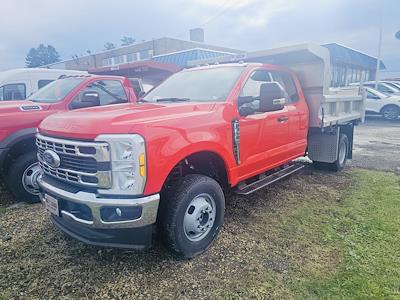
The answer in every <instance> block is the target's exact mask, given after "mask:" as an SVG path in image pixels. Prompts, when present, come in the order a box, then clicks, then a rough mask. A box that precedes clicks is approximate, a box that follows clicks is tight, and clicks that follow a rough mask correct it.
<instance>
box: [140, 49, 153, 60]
mask: <svg viewBox="0 0 400 300" xmlns="http://www.w3.org/2000/svg"><path fill="white" fill-rule="evenodd" d="M152 57H153V50H143V51H140V52H139V59H140V60H145V59H150V58H152Z"/></svg>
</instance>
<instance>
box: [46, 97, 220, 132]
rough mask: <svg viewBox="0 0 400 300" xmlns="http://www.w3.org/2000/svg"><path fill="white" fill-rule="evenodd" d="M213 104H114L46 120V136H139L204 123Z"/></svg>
mask: <svg viewBox="0 0 400 300" xmlns="http://www.w3.org/2000/svg"><path fill="white" fill-rule="evenodd" d="M215 106H216V104H215V103H168V104H147V103H145V104H118V105H111V106H103V107H95V108H86V109H79V110H76V111H70V112H66V113H58V114H54V115H51V116H49V117H48V118H46V119H45V120H44V121H43V122H42V123H41V124H40V125H39V131H40V132H41V133H43V134H46V135H51V136H60V137H67V138H77V139H88V140H91V139H94V138H95V137H97V136H98V135H99V134H113V133H142V134H145V131H146V130H149V129H150V128H154V127H155V126H156V127H177V126H178V124H179V123H180V122H182V121H183V120H185V119H190V120H193V118H201V119H202V120H204V121H206V120H207V116H209V115H210V114H211V113H212V111H213V108H214V107H215Z"/></svg>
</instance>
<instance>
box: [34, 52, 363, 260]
mask: <svg viewBox="0 0 400 300" xmlns="http://www.w3.org/2000/svg"><path fill="white" fill-rule="evenodd" d="M297 50H298V49H294V50H290V49H288V50H287V53H286V54H288V56H289V57H290V60H289V63H293V62H294V60H295V58H296V57H304V55H303V56H294V55H290V54H293V53H292V52H293V51H297ZM301 50H302V51H309V56H310V57H313V59H311V60H310V61H309V62H308V65H307V66H306V62H304V61H302V63H301V64H300V66H301V67H302V68H304V67H306V70H311V72H309V71H305V72H300V71H299V69H298V68H297V69H296V72H295V71H292V70H289V69H288V68H286V67H283V66H277V65H269V64H261V63H236V64H219V65H214V66H205V67H196V68H193V69H187V70H183V71H181V72H179V73H176V74H174V75H172V76H171V77H170V78H168V79H167V80H166V81H164V82H163V83H162V84H161V85H159V86H158V87H156V88H154V89H153V90H152V91H150V92H149V93H148V94H147V95H146V96H145V97H144V98H142V99H140V100H138V102H137V103H135V104H126V105H120V106H112V107H111V106H110V107H102V108H88V109H83V110H80V111H75V112H69V113H60V114H56V115H52V116H50V117H48V118H46V119H45V120H44V121H43V122H42V123H41V124H40V126H39V133H38V135H37V145H38V149H39V152H38V156H39V159H40V166H41V168H42V170H43V175H42V176H40V177H39V179H38V182H39V185H40V187H41V190H42V193H41V199H42V202H43V203H44V205H45V206H46V208H47V210H48V211H50V213H51V218H52V220H53V222H54V224H55V225H56V226H57V227H59V228H60V229H61V230H63V231H64V232H66V233H67V234H69V235H70V236H72V237H74V238H76V239H78V240H81V241H83V242H85V243H89V244H93V245H99V246H112V247H123V248H134V249H143V248H146V247H148V246H149V245H150V244H151V240H152V233H153V228H154V227H155V226H156V227H157V230H158V234H159V235H160V237H161V238H162V239H163V240H164V242H165V244H166V246H167V247H168V248H169V249H170V250H171V251H172V252H174V253H176V254H177V255H179V256H183V257H185V258H190V257H193V256H196V255H198V254H200V253H202V252H203V251H205V250H206V249H207V248H208V247H209V246H210V245H211V243H212V242H213V241H214V240H215V238H216V236H217V234H218V232H219V231H220V229H221V227H222V225H223V220H224V210H225V197H224V190H225V189H228V188H233V189H234V190H235V191H236V192H237V193H239V194H243V195H247V194H250V193H252V192H254V191H256V190H258V189H260V188H262V187H265V186H267V185H269V184H271V183H272V182H274V181H276V180H278V179H280V178H284V177H286V176H287V175H289V174H291V173H293V172H295V171H297V170H299V169H301V168H302V167H303V165H300V164H296V163H293V160H294V159H296V158H299V157H302V156H305V155H306V153H308V155H309V157H310V158H311V159H312V160H314V161H315V163H316V164H318V166H319V167H327V168H330V169H333V170H340V169H342V168H343V167H344V165H345V163H346V159H347V158H348V157H350V158H351V154H352V138H353V125H354V124H355V123H356V122H358V121H360V120H362V119H363V116H364V111H363V109H364V106H363V103H364V97H363V95H362V94H359V89H357V88H355V89H354V88H353V89H347V90H345V91H341V90H332V91H331V94H329V95H327V94H323V93H327V92H328V88H326V87H325V86H324V84H325V83H326V82H327V81H326V80H325V78H324V76H323V75H322V76H321V73H322V74H328V73H326V72H323V70H324V68H325V65H324V63H325V62H329V55H328V54H327V51H326V50H320V48H317V49H314V48H313V47H311V48H310V49H308V48H307V49H301ZM319 51H322V52H321V53H320V54H318V52H319ZM280 54H282V53H280ZM284 54H285V53H284ZM273 55H275V54H274V52H272V54H271V53H270V54H269V52H266V53H259V54H258V56H257V57H258V58H259V59H261V58H263V57H264V56H265V57H270V56H273ZM255 57H256V56H255ZM279 57H281V56H279ZM279 57H277V59H278V58H279ZM253 59H254V60H255V58H253ZM321 61H322V63H321ZM289 63H288V64H286V66H289ZM281 64H282V65H284V63H283V62H281ZM296 66H297V65H296ZM310 66H311V68H310V69H307V68H308V67H310ZM320 71H322V72H320ZM296 74H298V75H296ZM306 77H307V78H306ZM302 87H303V88H304V89H302ZM349 108H351V110H349Z"/></svg>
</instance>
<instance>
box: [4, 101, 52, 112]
mask: <svg viewBox="0 0 400 300" xmlns="http://www.w3.org/2000/svg"><path fill="white" fill-rule="evenodd" d="M50 106H51V104H49V103H37V102H32V101H27V100H18V101H0V115H3V114H8V113H16V112H29V111H40V110H48V109H49V108H50Z"/></svg>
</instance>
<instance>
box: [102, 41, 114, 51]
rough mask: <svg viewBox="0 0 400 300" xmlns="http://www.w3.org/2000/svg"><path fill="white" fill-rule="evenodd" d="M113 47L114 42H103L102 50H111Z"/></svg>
mask: <svg viewBox="0 0 400 300" xmlns="http://www.w3.org/2000/svg"><path fill="white" fill-rule="evenodd" d="M112 49H115V45H114V43H110V42H107V43H105V44H104V50H112Z"/></svg>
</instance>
